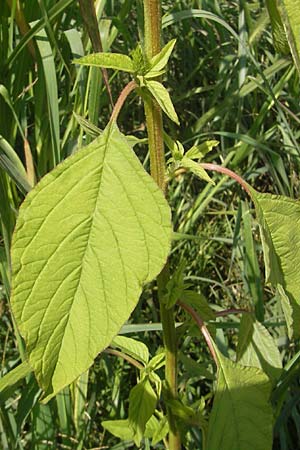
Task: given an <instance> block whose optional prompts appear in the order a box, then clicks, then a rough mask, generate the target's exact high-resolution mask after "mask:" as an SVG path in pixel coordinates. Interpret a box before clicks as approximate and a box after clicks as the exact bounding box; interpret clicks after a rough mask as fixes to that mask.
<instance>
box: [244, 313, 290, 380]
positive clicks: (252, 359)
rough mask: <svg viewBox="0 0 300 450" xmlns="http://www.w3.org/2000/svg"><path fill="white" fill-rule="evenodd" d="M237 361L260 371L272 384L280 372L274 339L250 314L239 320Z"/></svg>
mask: <svg viewBox="0 0 300 450" xmlns="http://www.w3.org/2000/svg"><path fill="white" fill-rule="evenodd" d="M237 361H238V362H239V363H240V364H242V365H243V366H251V367H258V368H259V369H262V370H263V371H264V372H265V373H266V374H267V375H268V376H269V378H270V380H271V381H273V382H275V381H276V380H277V379H278V378H279V377H280V375H281V372H282V361H281V356H280V352H279V350H278V347H277V345H276V344H275V342H274V339H273V338H272V336H271V335H270V333H269V332H268V330H267V329H266V328H265V327H264V326H263V325H262V324H261V323H260V322H257V321H255V320H254V318H253V316H252V315H251V314H244V315H243V317H242V319H241V323H240V330H239V342H238V347H237Z"/></svg>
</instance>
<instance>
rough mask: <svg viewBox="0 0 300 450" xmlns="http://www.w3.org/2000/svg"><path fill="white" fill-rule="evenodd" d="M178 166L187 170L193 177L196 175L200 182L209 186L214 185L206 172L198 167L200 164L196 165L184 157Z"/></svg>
mask: <svg viewBox="0 0 300 450" xmlns="http://www.w3.org/2000/svg"><path fill="white" fill-rule="evenodd" d="M180 165H181V166H182V167H184V168H185V169H189V170H190V171H191V172H193V173H194V174H195V175H197V177H199V178H201V179H202V180H204V181H207V182H208V183H211V184H215V182H214V180H213V179H212V178H210V176H209V175H208V173H207V172H206V170H204V169H203V167H201V166H200V164H198V163H196V161H193V160H192V159H190V158H187V157H186V156H184V157H183V158H182V160H181V161H180Z"/></svg>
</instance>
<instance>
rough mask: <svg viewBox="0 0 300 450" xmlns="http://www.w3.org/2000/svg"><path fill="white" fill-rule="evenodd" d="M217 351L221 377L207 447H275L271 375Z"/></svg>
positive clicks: (215, 449) (257, 449)
mask: <svg viewBox="0 0 300 450" xmlns="http://www.w3.org/2000/svg"><path fill="white" fill-rule="evenodd" d="M215 349H216V347H215ZM216 352H217V359H218V381H217V387H216V395H215V398H214V404H213V409H212V412H211V416H210V418H209V425H208V437H207V445H206V449H207V450H220V449H222V450H254V449H255V450H271V448H272V441H273V439H272V422H273V413H272V408H271V405H270V402H269V397H270V393H271V384H270V382H269V379H268V377H267V376H266V375H265V374H264V373H263V372H262V371H261V370H260V369H257V368H254V367H243V366H241V365H240V364H235V363H233V362H232V361H230V360H229V359H227V358H225V357H224V356H223V355H222V354H221V353H220V352H219V351H218V350H217V349H216Z"/></svg>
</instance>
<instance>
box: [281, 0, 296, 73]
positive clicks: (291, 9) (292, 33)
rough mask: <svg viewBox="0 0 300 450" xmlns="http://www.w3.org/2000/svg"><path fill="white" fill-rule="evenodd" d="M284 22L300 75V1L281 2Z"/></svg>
mask: <svg viewBox="0 0 300 450" xmlns="http://www.w3.org/2000/svg"><path fill="white" fill-rule="evenodd" d="M280 4H281V5H282V16H281V18H282V21H283V24H284V26H285V30H286V34H287V40H288V43H289V46H290V49H291V53H292V56H293V59H294V63H295V66H296V68H297V70H298V73H299V74H300V3H299V0H280Z"/></svg>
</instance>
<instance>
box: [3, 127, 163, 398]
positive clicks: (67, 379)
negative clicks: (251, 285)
mask: <svg viewBox="0 0 300 450" xmlns="http://www.w3.org/2000/svg"><path fill="white" fill-rule="evenodd" d="M170 240H171V220H170V209H169V206H168V204H167V202H166V200H165V198H164V196H163V194H162V192H161V191H160V189H159V188H158V186H157V185H156V183H155V182H154V181H153V179H152V178H151V177H150V175H149V174H148V173H147V172H145V170H144V169H143V167H142V165H141V163H140V162H139V160H138V158H137V157H136V155H135V154H134V152H133V151H132V149H131V147H130V146H129V145H128V143H127V141H126V138H125V137H124V136H123V135H122V134H121V133H120V131H119V130H118V128H117V126H116V125H115V124H112V125H110V126H108V127H107V128H106V129H105V130H104V132H103V133H102V135H101V136H99V137H98V138H97V139H96V140H95V141H94V142H92V143H91V144H90V145H88V146H87V147H85V148H84V149H82V150H80V151H78V152H77V153H75V154H74V155H72V156H71V157H70V158H68V159H67V160H66V161H64V162H63V163H62V164H60V165H59V166H58V167H57V168H56V169H55V170H53V171H52V172H50V173H49V174H48V175H46V176H45V177H44V178H43V179H42V180H41V182H40V183H39V184H38V185H37V186H36V187H35V188H34V189H33V190H32V191H31V192H30V194H29V195H28V196H27V198H26V199H25V201H24V203H23V205H22V206H21V208H20V213H19V217H18V221H17V225H16V229H15V233H14V236H13V245H12V271H13V273H12V300H11V301H12V309H13V313H14V315H15V318H16V321H17V324H18V327H19V329H20V331H21V333H22V335H23V337H24V339H25V341H26V344H27V352H28V355H29V362H30V364H31V366H32V368H33V369H34V371H35V375H36V377H37V380H38V382H39V384H40V386H41V387H42V388H43V390H44V391H45V393H46V397H47V398H46V399H47V400H48V399H49V398H50V397H51V396H53V395H55V394H56V393H57V392H58V391H59V390H61V389H62V388H63V387H64V386H66V385H68V384H69V383H71V382H72V381H74V380H75V379H76V378H77V377H78V376H79V375H80V374H81V373H83V372H85V371H86V370H87V369H88V368H89V367H90V365H91V364H92V363H93V360H94V358H95V357H96V356H97V354H98V353H99V352H101V351H102V350H103V349H104V348H106V347H107V346H108V345H109V344H110V342H111V340H112V339H113V337H114V336H115V335H116V334H117V333H118V331H119V330H120V328H121V326H122V325H123V323H124V322H125V321H126V320H127V319H128V317H129V315H130V313H131V312H132V310H133V308H134V307H135V305H136V303H137V301H138V298H139V295H140V293H141V290H142V287H143V285H144V284H145V283H146V282H148V281H150V280H152V279H153V278H154V277H155V276H156V275H157V274H158V273H159V272H160V270H161V268H162V267H163V265H164V263H165V261H166V258H167V255H168V252H169V248H170ZM37 305H38V307H37Z"/></svg>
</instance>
